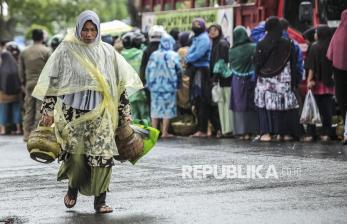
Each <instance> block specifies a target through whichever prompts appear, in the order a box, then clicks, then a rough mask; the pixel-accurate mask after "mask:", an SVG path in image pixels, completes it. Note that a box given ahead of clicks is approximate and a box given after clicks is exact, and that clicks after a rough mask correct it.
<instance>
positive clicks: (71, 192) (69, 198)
mask: <svg viewBox="0 0 347 224" xmlns="http://www.w3.org/2000/svg"><path fill="white" fill-rule="evenodd" d="M77 194H78V189H74V188H70V187H69V189H68V190H67V194H66V195H65V196H64V204H65V206H66V207H67V208H72V207H74V206H75V205H76V202H77Z"/></svg>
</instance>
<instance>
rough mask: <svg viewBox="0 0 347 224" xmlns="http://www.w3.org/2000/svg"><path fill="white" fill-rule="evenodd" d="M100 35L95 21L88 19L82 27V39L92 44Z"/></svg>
mask: <svg viewBox="0 0 347 224" xmlns="http://www.w3.org/2000/svg"><path fill="white" fill-rule="evenodd" d="M97 35H98V30H97V28H96V26H95V24H94V23H92V22H91V21H87V22H86V23H85V24H84V25H83V28H82V31H81V40H82V41H83V42H84V43H86V44H90V43H93V42H94V41H95V39H96V37H97Z"/></svg>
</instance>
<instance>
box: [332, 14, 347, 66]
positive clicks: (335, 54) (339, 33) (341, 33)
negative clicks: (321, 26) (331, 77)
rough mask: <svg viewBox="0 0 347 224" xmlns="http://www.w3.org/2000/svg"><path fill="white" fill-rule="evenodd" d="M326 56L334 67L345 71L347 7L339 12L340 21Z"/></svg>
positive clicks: (346, 63) (346, 58)
mask: <svg viewBox="0 0 347 224" xmlns="http://www.w3.org/2000/svg"><path fill="white" fill-rule="evenodd" d="M327 58H328V59H329V60H331V61H332V62H333V66H334V67H335V68H337V69H341V70H344V71H347V9H346V10H344V11H343V12H342V13H341V22H340V25H339V27H338V28H337V29H336V31H335V33H334V36H333V38H332V39H331V41H330V45H329V49H328V52H327Z"/></svg>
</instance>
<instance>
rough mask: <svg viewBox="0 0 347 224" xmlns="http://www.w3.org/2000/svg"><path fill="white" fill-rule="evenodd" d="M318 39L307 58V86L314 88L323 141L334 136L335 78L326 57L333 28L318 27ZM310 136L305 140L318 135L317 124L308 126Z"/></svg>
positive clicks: (312, 138) (310, 139) (311, 139)
mask: <svg viewBox="0 0 347 224" xmlns="http://www.w3.org/2000/svg"><path fill="white" fill-rule="evenodd" d="M316 33H317V41H316V42H315V43H314V44H312V45H311V48H310V53H309V55H308V58H307V62H306V67H307V69H308V77H307V88H308V89H311V90H312V93H313V94H314V98H315V100H316V102H317V106H318V109H319V112H320V114H321V118H322V124H323V128H322V135H321V136H320V139H321V140H322V141H328V140H329V139H330V138H331V137H333V135H334V134H333V129H332V127H331V118H332V115H333V107H334V101H333V95H334V91H335V90H334V80H333V79H332V76H333V69H332V64H331V61H329V60H328V59H327V58H326V54H327V50H328V47H329V43H330V39H331V34H332V32H331V30H330V28H329V27H328V26H326V25H320V26H319V27H318V28H317V31H316ZM307 132H308V136H307V137H305V138H304V140H305V141H308V142H309V141H313V140H314V139H315V138H316V137H317V136H316V126H315V125H308V126H307Z"/></svg>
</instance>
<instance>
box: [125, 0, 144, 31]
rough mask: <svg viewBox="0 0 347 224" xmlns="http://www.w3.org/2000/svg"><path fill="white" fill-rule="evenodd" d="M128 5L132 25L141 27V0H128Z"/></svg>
mask: <svg viewBox="0 0 347 224" xmlns="http://www.w3.org/2000/svg"><path fill="white" fill-rule="evenodd" d="M127 7H128V12H129V16H130V20H131V25H132V26H136V27H141V16H140V15H139V12H140V10H139V9H140V6H139V0H128V4H127Z"/></svg>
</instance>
